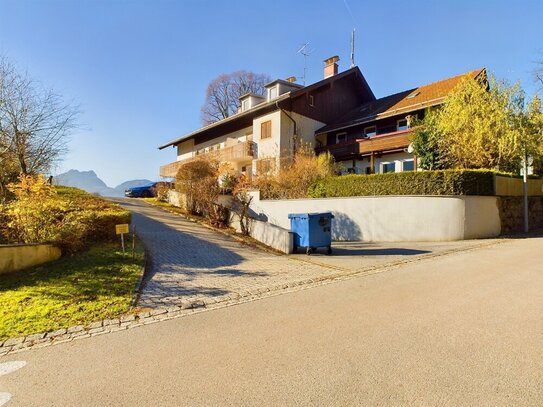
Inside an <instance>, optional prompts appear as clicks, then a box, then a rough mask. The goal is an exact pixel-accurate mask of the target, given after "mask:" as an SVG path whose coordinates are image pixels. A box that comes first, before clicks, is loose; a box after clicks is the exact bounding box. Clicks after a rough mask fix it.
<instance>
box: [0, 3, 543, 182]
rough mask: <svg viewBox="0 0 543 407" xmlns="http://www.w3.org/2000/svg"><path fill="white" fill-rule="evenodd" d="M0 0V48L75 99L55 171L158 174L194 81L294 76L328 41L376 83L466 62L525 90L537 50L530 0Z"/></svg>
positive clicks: (325, 51)
mask: <svg viewBox="0 0 543 407" xmlns="http://www.w3.org/2000/svg"><path fill="white" fill-rule="evenodd" d="M347 1H348V5H349V8H350V11H351V12H349V9H348V8H347V7H346V5H345V1H344V0H322V1H319V0H315V1H294V0H290V1H288V0H286V1H284V0H275V1H273V2H260V1H255V0H252V1H222V2H219V1H215V2H214V1H189V0H187V1H161V0H147V1H114V0H108V1H83V0H73V1H45V0H42V1H24V0H17V1H3V0H0V54H2V55H4V56H6V57H8V58H9V59H10V60H11V61H13V62H15V63H16V64H17V65H18V67H19V68H20V69H23V70H27V71H28V72H29V73H30V74H31V75H32V76H33V77H35V78H37V79H39V80H40V81H41V82H43V83H44V84H45V85H48V86H52V87H54V88H55V89H56V90H57V91H58V92H60V93H62V94H63V95H64V96H65V97H66V98H68V99H73V100H75V101H76V102H77V103H79V104H80V105H81V107H82V109H83V111H84V113H83V115H82V116H81V123H82V128H81V129H80V130H79V131H78V132H77V134H74V136H73V138H72V141H71V142H70V153H69V154H68V156H67V157H66V159H65V161H64V162H63V164H62V166H61V168H59V169H58V171H64V170H67V169H71V168H75V169H79V170H89V169H93V170H95V171H96V172H97V173H98V175H99V176H100V177H101V178H102V179H103V180H104V181H106V183H108V185H110V186H115V185H117V184H118V183H120V182H122V181H125V180H128V179H134V178H149V179H157V178H158V167H159V166H160V165H161V164H165V163H168V162H171V161H174V160H175V152H174V150H173V149H166V150H163V151H158V150H157V146H158V145H159V144H161V143H163V142H165V141H168V140H170V139H172V138H174V137H177V136H179V135H182V134H184V133H187V132H189V131H192V130H194V129H196V128H198V127H199V126H200V107H201V105H202V103H203V100H204V93H205V89H206V86H207V84H208V83H209V82H210V81H211V80H212V79H213V78H214V77H216V76H217V75H219V74H221V73H225V72H232V71H234V70H238V69H247V70H252V71H255V72H262V73H268V74H270V75H271V76H272V77H277V78H286V77H288V76H290V75H295V76H298V77H299V76H301V73H302V70H303V59H302V57H301V56H300V55H297V54H296V51H297V50H298V49H299V47H300V45H301V44H303V43H304V42H306V41H309V42H310V44H311V48H312V49H313V50H314V51H313V53H312V54H311V56H310V57H309V59H308V67H309V73H308V83H311V82H314V81H316V80H319V79H321V77H322V66H323V63H322V60H323V59H325V58H326V57H329V56H331V55H334V54H338V55H339V56H340V58H341V61H340V70H345V69H347V68H348V66H349V40H350V32H351V30H352V28H353V27H356V29H357V47H356V62H357V65H358V66H359V67H360V69H361V70H362V72H363V74H364V76H365V77H366V79H367V81H368V82H369V84H370V86H371V87H372V89H373V91H374V93H375V94H376V96H377V97H381V96H385V95H387V94H390V93H395V92H398V91H401V90H405V89H408V88H410V87H413V86H417V85H421V84H424V83H429V82H433V81H435V80H439V79H442V78H446V77H448V76H452V75H455V74H459V73H462V72H465V71H468V70H472V69H476V68H478V67H482V66H484V67H487V68H488V69H489V71H490V72H493V73H495V74H496V75H497V76H498V77H501V78H505V79H508V80H510V81H512V82H516V81H520V82H521V84H522V85H523V86H524V88H525V89H526V90H527V91H528V92H529V93H533V92H534V91H535V84H534V83H533V82H532V80H531V74H530V72H531V70H532V69H533V68H534V65H533V61H534V60H535V59H537V58H538V57H540V58H543V1H542V0H518V1H503V0H478V1H474V0H441V1H436V0H424V1H404V0H397V1H396V0H395V1H386V0H385V1H383V0H382V1H372V2H370V1H355V0H347Z"/></svg>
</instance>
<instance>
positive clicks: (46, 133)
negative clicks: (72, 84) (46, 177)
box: [0, 59, 79, 193]
mask: <svg viewBox="0 0 543 407" xmlns="http://www.w3.org/2000/svg"><path fill="white" fill-rule="evenodd" d="M78 115H79V110H78V108H77V107H76V106H73V105H72V104H70V103H66V102H64V100H63V98H62V97H61V96H60V95H59V94H57V93H55V92H54V91H53V90H52V89H44V88H42V87H41V86H40V85H39V84H38V83H37V82H35V81H34V80H32V79H31V78H30V77H29V76H28V75H27V74H26V73H24V74H21V73H19V72H18V71H17V70H16V69H15V66H14V65H13V64H11V63H10V62H8V61H7V60H6V59H0V168H1V170H0V193H1V192H2V190H4V189H5V186H6V185H7V183H9V182H13V181H14V180H15V179H16V178H17V177H18V176H19V175H35V174H39V173H45V172H48V171H50V170H51V168H52V167H53V166H54V164H55V163H56V162H58V160H59V159H60V158H61V157H62V155H63V154H64V153H65V152H66V151H67V142H68V137H69V135H70V133H71V132H72V131H73V130H74V129H75V127H76V118H77V116H78Z"/></svg>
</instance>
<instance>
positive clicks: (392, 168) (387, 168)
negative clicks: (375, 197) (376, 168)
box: [381, 162, 396, 174]
mask: <svg viewBox="0 0 543 407" xmlns="http://www.w3.org/2000/svg"><path fill="white" fill-rule="evenodd" d="M381 172H382V173H383V174H384V173H386V172H396V163H394V162H392V163H381Z"/></svg>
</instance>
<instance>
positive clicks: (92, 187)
mask: <svg viewBox="0 0 543 407" xmlns="http://www.w3.org/2000/svg"><path fill="white" fill-rule="evenodd" d="M151 182H152V181H149V180H147V179H137V180H132V181H126V182H123V183H122V184H120V185H117V186H116V187H115V188H111V187H108V186H107V185H106V183H105V182H104V181H102V180H101V179H100V178H98V175H96V173H95V172H94V171H92V170H91V171H78V170H70V171H68V172H65V173H63V174H59V175H57V176H56V177H53V183H54V184H55V185H64V186H67V187H75V188H80V189H82V190H84V191H87V192H90V193H91V194H100V195H101V196H111V197H120V196H124V190H125V189H126V188H131V187H134V186H139V185H145V184H150V183H151Z"/></svg>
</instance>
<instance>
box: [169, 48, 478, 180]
mask: <svg viewBox="0 0 543 407" xmlns="http://www.w3.org/2000/svg"><path fill="white" fill-rule="evenodd" d="M338 61H339V58H338V57H337V56H334V57H331V58H328V59H326V60H325V61H324V78H323V79H322V80H320V81H318V82H316V83H314V84H311V85H308V86H302V85H299V84H297V83H295V82H294V80H295V79H294V78H293V77H291V78H288V79H287V80H281V79H277V80H275V81H273V82H270V83H268V84H267V85H266V86H265V87H266V95H265V96H260V95H255V94H251V93H249V94H246V95H243V96H241V97H240V98H239V106H240V108H239V111H238V113H236V114H235V115H232V116H230V117H227V118H226V119H223V120H220V121H218V122H215V123H212V124H210V125H208V126H205V127H202V128H200V129H198V130H196V131H193V132H191V133H189V134H186V135H184V136H182V137H179V138H176V139H173V140H171V141H169V142H167V143H165V144H163V145H161V146H159V149H161V150H162V149H165V148H167V147H173V148H176V150H177V159H176V161H174V162H172V163H170V164H166V165H164V166H162V167H160V175H161V176H162V177H175V175H176V174H177V171H178V170H179V168H180V167H181V166H182V165H183V164H185V163H187V162H190V161H191V160H194V159H196V158H197V157H199V156H202V155H208V156H213V157H214V158H217V159H218V160H219V161H221V162H223V163H228V164H229V165H230V166H231V167H232V169H234V170H235V171H237V172H240V173H245V174H247V175H254V174H262V173H269V172H273V171H275V170H276V169H277V168H279V165H280V163H281V162H282V160H284V159H288V158H289V157H292V155H293V153H294V152H295V150H296V148H297V147H298V146H300V144H301V143H306V144H308V145H311V146H312V147H314V148H315V151H316V152H317V154H319V153H322V152H324V151H329V152H330V153H331V154H332V155H333V156H334V158H335V160H336V161H337V162H339V163H340V164H341V166H342V168H343V170H342V172H344V173H347V172H353V173H383V172H392V171H395V172H399V171H414V170H416V169H417V162H416V157H415V156H414V155H413V153H412V151H411V149H410V148H409V145H410V137H411V131H412V129H411V122H412V119H413V118H414V117H418V118H421V119H422V118H423V116H424V111H425V109H427V108H429V107H434V106H437V105H440V104H442V103H443V101H444V98H445V97H446V96H447V94H448V93H449V92H450V91H451V90H452V89H453V88H454V86H455V85H456V84H457V83H459V81H460V80H461V79H462V78H463V77H465V76H470V77H473V78H476V77H479V76H481V75H485V77H486V72H485V70H484V69H479V70H477V71H473V72H469V73H467V74H463V75H459V76H456V77H453V78H449V79H446V80H443V81H439V82H435V83H432V84H429V85H425V86H421V87H418V88H415V89H410V90H407V91H405V92H400V93H397V94H394V95H390V96H386V97H383V98H381V99H376V98H375V96H374V94H373V92H372V90H371V88H370V87H369V85H368V83H367V82H366V80H365V78H364V76H363V75H362V73H361V72H360V69H359V68H358V67H356V66H355V67H353V68H350V69H348V70H346V71H344V72H342V73H339V72H338V64H337V62H338Z"/></svg>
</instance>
